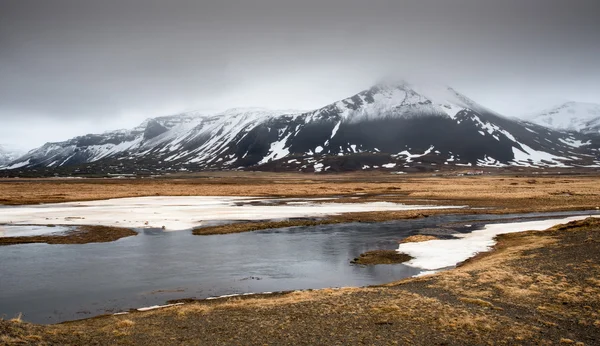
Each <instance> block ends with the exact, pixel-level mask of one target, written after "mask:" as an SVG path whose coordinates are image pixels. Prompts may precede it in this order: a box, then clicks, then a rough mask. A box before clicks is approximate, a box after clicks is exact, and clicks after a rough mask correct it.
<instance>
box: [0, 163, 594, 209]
mask: <svg viewBox="0 0 600 346" xmlns="http://www.w3.org/2000/svg"><path fill="white" fill-rule="evenodd" d="M528 180H531V179H530V178H525V177H524V178H518V177H510V176H507V177H502V176H500V177H499V176H481V177H469V178H467V177H453V178H451V177H448V178H443V177H423V176H408V177H399V176H393V175H389V174H387V175H386V174H370V175H364V174H339V175H298V174H295V175H294V174H253V173H248V172H236V173H230V174H216V175H210V176H209V175H208V174H207V175H205V176H200V177H197V178H194V179H135V180H127V181H123V180H110V179H81V180H79V179H70V180H69V179H64V180H59V179H49V180H41V179H5V180H0V189H1V190H2V196H1V197H0V203H1V204H32V203H48V202H66V201H82V200H97V199H106V198H118V197H136V196H157V195H158V196H278V197H281V196H287V197H294V196H296V197H299V196H331V195H348V196H349V195H355V194H356V193H357V192H360V193H362V194H364V195H356V196H357V197H360V200H390V201H396V202H403V201H405V202H410V203H417V202H419V201H418V200H420V199H426V200H429V199H434V201H429V202H426V201H420V203H426V204H427V203H435V204H442V205H456V204H461V205H471V206H477V207H497V208H503V209H506V210H510V211H517V210H536V211H549V210H569V209H586V208H592V209H593V208H595V207H598V206H600V191H598V189H597V186H598V183H599V182H600V179H599V178H598V177H569V178H568V179H565V178H563V177H536V179H535V180H536V183H535V184H531V183H528V182H527V181H528ZM564 191H569V194H564V193H562V192H564ZM375 195H386V196H375Z"/></svg>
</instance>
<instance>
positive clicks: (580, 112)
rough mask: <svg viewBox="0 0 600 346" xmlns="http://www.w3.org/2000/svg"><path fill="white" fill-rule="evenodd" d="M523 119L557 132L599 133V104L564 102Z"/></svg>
mask: <svg viewBox="0 0 600 346" xmlns="http://www.w3.org/2000/svg"><path fill="white" fill-rule="evenodd" d="M523 118H525V119H527V120H529V121H531V122H534V123H536V124H539V125H542V126H546V127H550V128H553V129H557V130H563V131H580V132H595V133H597V132H600V104H594V103H584V102H566V103H563V104H561V105H558V106H555V107H552V108H549V109H546V110H544V111H541V112H537V113H533V114H528V115H525V116H524V117H523Z"/></svg>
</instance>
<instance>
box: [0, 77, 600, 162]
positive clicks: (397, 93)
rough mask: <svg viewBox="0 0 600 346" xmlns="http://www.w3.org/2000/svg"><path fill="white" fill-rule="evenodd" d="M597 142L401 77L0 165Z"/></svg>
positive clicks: (552, 151)
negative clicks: (319, 102) (294, 107)
mask: <svg viewBox="0 0 600 346" xmlns="http://www.w3.org/2000/svg"><path fill="white" fill-rule="evenodd" d="M597 144H598V140H597V139H596V137H593V136H592V137H590V135H589V134H579V133H567V132H561V131H555V130H552V129H549V128H546V127H543V126H540V125H537V124H535V123H532V122H527V121H520V120H515V119H510V118H507V117H504V116H502V115H500V114H498V113H496V112H494V111H491V110H489V109H487V108H486V107H484V106H481V105H479V104H477V103H476V102H475V101H473V100H471V99H469V98H468V97H466V96H465V95H463V94H461V93H459V92H457V91H456V90H455V89H453V88H450V87H446V86H442V87H438V86H434V87H428V86H416V85H413V84H410V83H407V82H399V83H380V84H377V85H375V86H373V87H371V88H369V89H365V90H363V91H361V92H359V93H357V94H355V95H353V96H350V97H347V98H345V99H342V100H340V101H336V102H333V103H330V104H329V105H326V106H324V107H321V108H318V109H315V110H312V111H308V112H302V111H272V110H266V109H262V108H233V109H229V110H226V111H224V112H220V113H217V114H212V115H210V114H200V113H182V114H178V115H173V116H166V117H158V118H153V119H148V120H146V121H144V122H143V123H142V124H140V125H139V126H137V127H135V128H133V129H131V130H125V131H123V130H120V131H113V132H109V133H105V134H103V135H85V136H79V137H75V138H72V139H70V140H67V141H64V142H58V143H48V144H45V145H44V146H42V147H40V148H38V149H35V150H32V151H30V152H29V153H28V154H26V155H25V156H23V157H21V158H19V159H17V160H15V161H12V162H11V163H10V165H8V166H6V168H7V169H12V170H15V169H20V170H27V169H42V170H46V171H48V172H51V171H52V170H57V169H58V170H60V171H69V170H73V171H74V170H75V169H78V170H79V171H81V170H82V169H83V170H84V171H88V170H89V171H94V170H96V171H98V172H119V171H128V172H136V171H156V172H164V171H173V170H191V171H197V170H218V169H263V170H291V171H305V172H322V171H345V170H358V169H391V170H393V169H400V168H402V169H404V168H407V169H414V168H415V167H416V166H419V167H420V169H426V170H431V169H435V168H436V166H448V165H459V166H460V165H463V166H473V167H474V166H481V167H506V166H521V167H528V166H529V167H531V166H540V167H570V166H596V165H600V161H599V160H600V159H599V158H598V145H597ZM425 166H427V167H425ZM69 167H73V168H72V169H70V168H69ZM88 168H89V169H88Z"/></svg>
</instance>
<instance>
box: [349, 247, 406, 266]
mask: <svg viewBox="0 0 600 346" xmlns="http://www.w3.org/2000/svg"><path fill="white" fill-rule="evenodd" d="M411 259H412V257H411V256H409V255H406V254H403V253H398V251H396V250H373V251H367V252H365V253H362V254H360V256H358V257H357V258H355V259H353V260H352V263H353V264H361V265H375V264H396V263H404V262H406V261H410V260H411Z"/></svg>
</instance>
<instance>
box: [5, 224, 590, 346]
mask: <svg viewBox="0 0 600 346" xmlns="http://www.w3.org/2000/svg"><path fill="white" fill-rule="evenodd" d="M599 278H600V221H599V220H597V219H587V220H583V221H578V222H574V223H570V224H567V225H562V226H559V227H554V228H553V229H551V230H548V231H545V232H523V233H515V234H508V235H501V236H499V237H498V243H497V245H496V247H495V249H494V251H492V252H489V253H485V254H481V255H479V256H477V257H475V258H473V259H471V260H469V261H467V262H465V263H463V264H462V265H461V266H460V267H458V268H456V269H454V270H451V271H447V272H443V273H439V274H436V275H432V276H427V277H421V278H414V279H409V280H403V281H400V282H395V283H390V284H387V285H384V286H380V287H368V288H346V289H338V290H334V289H325V290H317V291H302V292H292V293H288V294H280V295H274V296H250V297H245V298H240V297H237V298H227V299H220V300H212V301H198V302H191V303H187V304H185V305H182V306H177V307H171V308H165V309H162V310H154V311H149V312H144V313H140V312H135V313H130V314H128V315H121V316H105V317H98V318H93V319H88V320H82V321H75V322H69V323H64V324H58V325H51V326H39V325H31V324H28V323H25V322H22V321H20V320H19V319H18V318H17V319H15V320H7V321H0V343H4V344H19V343H21V344H36V345H43V344H61V345H82V344H96V345H115V344H124V345H133V344H138V345H141V344H147V345H150V344H152V345H171V344H182V345H187V344H189V345H195V344H206V345H237V344H243V345H325V344H326V345H332V344H340V345H349V344H352V345H360V344H368V345H396V344H401V345H402V344H404V345H486V344H490V345H491V344H498V345H557V344H565V345H569V344H571V345H594V344H595V343H597V340H598V335H600V334H599V332H600V279H599Z"/></svg>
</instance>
